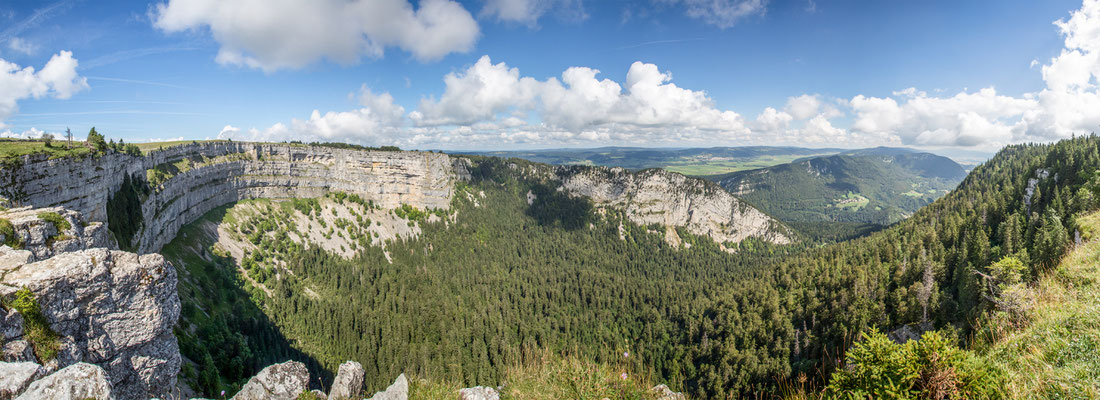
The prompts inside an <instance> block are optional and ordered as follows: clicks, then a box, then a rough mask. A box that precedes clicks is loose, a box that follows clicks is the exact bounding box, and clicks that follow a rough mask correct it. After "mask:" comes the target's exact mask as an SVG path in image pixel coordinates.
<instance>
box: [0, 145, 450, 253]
mask: <svg viewBox="0 0 1100 400" xmlns="http://www.w3.org/2000/svg"><path fill="white" fill-rule="evenodd" d="M181 167H182V168H181ZM150 171H152V172H150ZM158 171H159V173H161V174H164V175H162V176H166V177H167V180H165V181H164V182H163V183H160V184H158V185H156V187H155V188H153V190H152V191H151V193H150V194H148V195H147V196H146V197H145V198H144V199H143V201H142V206H141V211H142V217H143V218H142V222H143V223H142V229H141V230H140V232H138V234H137V235H136V237H135V238H134V243H135V244H136V247H137V250H138V252H140V253H149V252H155V251H158V250H159V249H160V248H161V246H163V245H164V244H166V243H167V242H168V241H170V240H171V239H172V237H174V236H175V234H176V231H177V230H178V229H179V228H180V227H181V226H183V225H184V224H187V223H188V222H191V221H193V220H195V219H196V218H198V217H200V216H202V215H203V214H204V213H206V212H207V211H210V210H211V209H213V208H215V207H217V206H220V205H222V204H226V203H230V202H233V201H237V200H240V199H248V198H290V197H318V196H321V195H323V194H324V193H326V192H328V191H345V192H349V193H356V194H359V195H360V196H363V197H364V198H365V199H368V200H371V201H373V202H375V203H376V204H378V205H380V206H382V207H386V208H393V207H397V206H399V205H401V204H409V205H413V206H416V207H419V208H447V207H449V206H450V198H451V194H452V191H453V188H454V185H453V180H454V179H455V166H454V165H452V161H451V159H450V158H449V157H448V156H446V155H444V154H438V153H430V152H409V151H364V150H355V149H339V148H332V147H324V146H308V145H299V144H277V143H274V144H273V143H242V142H202V143H194V144H188V145H180V146H174V147H168V148H165V149H162V150H157V151H151V152H149V154H147V155H145V156H144V157H135V156H130V155H126V154H122V153H117V152H111V153H107V154H103V155H100V156H97V157H85V158H82V159H75V158H65V159H52V160H51V159H48V158H47V157H45V156H27V157H24V159H23V162H22V163H20V165H18V166H16V167H14V168H5V169H0V182H2V184H0V196H4V197H6V198H7V199H8V200H9V201H11V202H12V203H13V204H14V205H16V206H33V207H36V208H43V207H62V208H65V209H68V210H72V211H76V212H79V213H81V214H83V215H84V217H85V218H87V219H88V220H89V221H95V222H104V221H107V208H106V207H107V201H108V199H109V198H110V197H111V196H113V195H114V194H115V193H116V192H117V191H118V189H119V188H120V187H121V185H122V184H123V180H124V179H125V177H126V176H131V177H138V178H140V179H143V180H144V179H146V178H147V177H153V176H155V175H156V174H157V173H158Z"/></svg>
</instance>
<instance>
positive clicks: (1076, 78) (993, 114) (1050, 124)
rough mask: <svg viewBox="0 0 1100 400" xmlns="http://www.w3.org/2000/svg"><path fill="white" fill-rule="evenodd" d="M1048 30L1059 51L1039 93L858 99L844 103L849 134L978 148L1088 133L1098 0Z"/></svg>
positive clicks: (1099, 59) (1093, 111) (911, 92)
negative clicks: (849, 115)
mask: <svg viewBox="0 0 1100 400" xmlns="http://www.w3.org/2000/svg"><path fill="white" fill-rule="evenodd" d="M1054 24H1055V25H1056V26H1057V27H1058V28H1059V30H1060V31H1061V33H1062V34H1063V35H1064V36H1065V47H1064V48H1063V49H1062V51H1061V53H1060V54H1059V55H1058V56H1057V57H1054V58H1052V59H1051V60H1050V62H1049V63H1047V64H1044V65H1043V66H1042V68H1041V70H1042V76H1043V80H1044V82H1046V88H1044V89H1042V90H1041V91H1039V92H1036V93H1028V94H1025V95H1023V96H1020V97H1012V96H1004V95H998V94H997V93H996V90H994V89H993V88H992V87H990V88H985V89H982V90H979V91H977V92H967V91H963V92H961V93H958V94H956V95H955V96H953V97H929V96H928V94H927V93H925V92H923V91H919V90H917V89H916V88H908V89H905V90H902V91H898V92H894V97H893V98H890V97H886V98H877V97H868V96H863V95H859V96H856V97H855V98H853V99H852V100H851V102H850V104H851V107H852V110H853V111H854V112H855V113H856V120H855V122H854V123H853V124H852V130H853V131H855V132H860V133H866V134H876V135H892V136H894V137H896V138H897V139H900V140H901V142H902V143H905V144H915V145H928V146H931V145H938V146H976V147H985V148H993V147H1000V146H1002V145H1005V144H1009V143H1019V142H1024V141H1049V140H1056V139H1060V138H1066V137H1069V136H1070V135H1072V134H1075V133H1076V134H1083V133H1089V132H1094V131H1095V130H1096V127H1097V126H1098V125H1100V93H1098V92H1097V83H1098V79H1100V0H1085V1H1084V3H1083V4H1082V6H1081V9H1080V10H1077V11H1075V12H1073V13H1072V15H1071V16H1070V18H1069V19H1068V20H1058V21H1056V22H1055V23H1054ZM1036 64H1038V62H1037V61H1035V62H1032V64H1031V66H1032V67H1034V66H1035V65H1036Z"/></svg>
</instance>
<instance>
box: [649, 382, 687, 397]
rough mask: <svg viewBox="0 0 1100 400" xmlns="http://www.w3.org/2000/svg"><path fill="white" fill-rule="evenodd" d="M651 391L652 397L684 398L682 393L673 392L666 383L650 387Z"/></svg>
mask: <svg viewBox="0 0 1100 400" xmlns="http://www.w3.org/2000/svg"><path fill="white" fill-rule="evenodd" d="M650 391H652V392H653V395H654V398H655V399H657V400H684V399H685V397H684V394H683V393H680V392H673V391H672V389H669V388H668V385H665V384H660V385H657V386H654V387H653V389H650Z"/></svg>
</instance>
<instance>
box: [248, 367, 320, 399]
mask: <svg viewBox="0 0 1100 400" xmlns="http://www.w3.org/2000/svg"><path fill="white" fill-rule="evenodd" d="M308 386H309V371H308V370H306V366H305V365H304V364H302V363H300V362H297V361H287V362H285V363H282V364H275V365H272V366H269V367H267V368H264V369H263V370H262V371H260V373H259V374H256V376H254V377H252V379H249V380H248V383H246V384H245V385H244V386H243V387H241V391H239V392H237V394H236V395H235V396H233V400H265V399H270V400H292V399H295V398H297V397H298V395H299V394H301V393H302V392H304V391H306V388H308Z"/></svg>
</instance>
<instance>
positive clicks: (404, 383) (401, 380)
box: [370, 374, 409, 400]
mask: <svg viewBox="0 0 1100 400" xmlns="http://www.w3.org/2000/svg"><path fill="white" fill-rule="evenodd" d="M408 399H409V380H408V379H407V378H405V374H401V375H398V376H397V379H395V380H394V381H393V384H392V385H390V386H389V387H387V388H386V390H383V391H381V392H377V393H375V394H374V396H371V398H370V400H408Z"/></svg>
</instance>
